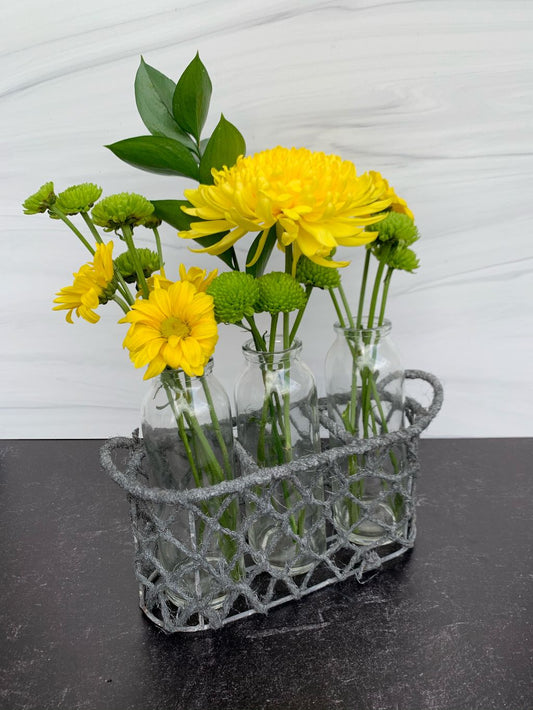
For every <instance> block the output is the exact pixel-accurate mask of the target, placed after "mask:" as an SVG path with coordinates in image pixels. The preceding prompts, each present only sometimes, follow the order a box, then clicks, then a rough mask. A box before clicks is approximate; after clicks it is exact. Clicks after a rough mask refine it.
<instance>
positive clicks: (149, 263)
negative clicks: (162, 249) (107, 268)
mask: <svg viewBox="0 0 533 710" xmlns="http://www.w3.org/2000/svg"><path fill="white" fill-rule="evenodd" d="M136 251H137V258H138V259H139V263H140V265H141V268H142V270H143V273H144V276H145V278H148V277H149V276H151V275H152V274H153V273H154V271H158V270H159V256H158V255H157V254H156V252H155V251H152V250H151V249H145V248H140V249H137V250H136ZM114 263H115V267H116V268H117V271H118V272H119V274H120V275H121V276H122V277H123V278H124V281H126V282H127V283H129V284H132V283H135V282H136V281H137V271H136V270H135V264H134V263H133V259H132V258H131V254H130V252H129V251H126V252H124V253H123V254H120V255H119V256H117V258H116V259H114Z"/></svg>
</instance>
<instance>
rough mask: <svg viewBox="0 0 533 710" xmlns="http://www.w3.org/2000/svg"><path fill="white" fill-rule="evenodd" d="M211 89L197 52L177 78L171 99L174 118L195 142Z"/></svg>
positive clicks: (207, 108)
mask: <svg viewBox="0 0 533 710" xmlns="http://www.w3.org/2000/svg"><path fill="white" fill-rule="evenodd" d="M211 90H212V84H211V79H210V78H209V74H208V73H207V69H206V68H205V67H204V65H203V64H202V62H201V60H200V56H199V54H198V53H197V54H196V56H195V58H194V59H193V60H192V62H191V63H190V64H189V66H188V67H187V68H186V69H185V71H184V72H183V74H182V75H181V77H180V78H179V80H178V83H177V85H176V90H175V91H174V97H173V101H172V112H173V114H174V118H175V119H176V121H177V122H178V123H179V125H180V126H181V128H182V129H183V130H184V131H186V132H187V133H190V134H191V135H193V136H194V137H195V138H196V142H197V143H198V142H199V140H200V134H201V132H202V128H203V126H204V123H205V119H206V118H207V112H208V111H209V103H210V101H211Z"/></svg>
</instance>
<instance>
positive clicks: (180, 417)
mask: <svg viewBox="0 0 533 710" xmlns="http://www.w3.org/2000/svg"><path fill="white" fill-rule="evenodd" d="M176 377H177V375H176ZM163 387H164V388H165V392H166V393H167V399H168V403H169V404H170V407H171V409H172V413H173V414H174V419H175V420H176V424H177V425H178V431H179V434H180V439H181V440H182V442H183V446H184V447H185V452H186V454H187V459H188V460H189V466H190V467H191V471H192V475H193V478H194V482H195V484H196V487H197V488H201V487H202V485H203V482H202V477H201V476H200V474H199V472H198V469H197V467H196V461H195V458H194V455H193V453H192V450H191V447H190V444H189V438H188V436H187V431H186V429H185V425H184V423H183V414H180V413H179V412H178V410H177V409H176V403H175V402H174V392H173V391H172V388H171V387H170V386H169V385H168V384H164V385H163ZM179 387H180V390H181V389H182V388H181V383H180V385H179Z"/></svg>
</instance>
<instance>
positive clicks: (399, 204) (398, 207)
mask: <svg viewBox="0 0 533 710" xmlns="http://www.w3.org/2000/svg"><path fill="white" fill-rule="evenodd" d="M368 174H369V175H370V177H371V178H372V180H373V182H374V185H375V186H376V189H377V190H378V191H379V192H381V193H383V194H384V195H385V196H386V197H387V198H388V199H390V201H391V203H390V207H389V209H390V211H391V212H399V213H400V214H406V215H407V216H408V217H409V218H410V219H412V220H413V222H414V220H415V216H414V214H413V213H412V211H411V210H410V209H409V207H408V206H407V202H406V201H405V200H404V199H403V197H398V195H397V194H396V192H395V190H394V188H393V187H392V185H389V183H388V182H387V180H385V178H384V177H383V176H382V175H381V173H377V172H374V171H373V170H371V171H370V172H369V173H368Z"/></svg>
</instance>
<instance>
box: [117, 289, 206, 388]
mask: <svg viewBox="0 0 533 710" xmlns="http://www.w3.org/2000/svg"><path fill="white" fill-rule="evenodd" d="M119 323H129V324H130V328H129V330H128V332H127V334H126V337H125V338H124V343H123V345H124V347H125V348H128V350H129V351H130V359H131V361H132V362H133V364H134V365H135V367H144V365H148V368H147V370H146V372H145V375H144V379H145V380H147V379H149V378H150V377H154V376H155V375H159V374H160V373H161V372H162V371H163V370H164V369H165V368H166V367H171V368H172V369H182V370H183V371H184V372H185V373H186V374H187V375H190V376H200V375H202V374H203V372H204V368H205V366H206V364H207V362H208V360H209V358H210V357H211V355H212V354H213V352H214V350H215V345H216V343H217V340H218V330H217V324H216V321H215V315H214V307H213V298H212V297H211V296H208V295H207V294H206V293H202V292H201V291H197V290H196V287H195V286H194V284H192V283H190V282H189V281H176V282H175V283H173V284H172V285H171V286H169V287H168V289H165V288H161V287H159V285H158V283H157V282H156V285H155V288H154V290H153V291H150V295H149V298H148V300H146V299H139V300H137V301H135V304H134V305H133V306H132V307H131V311H130V312H129V313H127V314H126V315H125V316H124V318H122V319H121V320H120V321H119Z"/></svg>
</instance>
